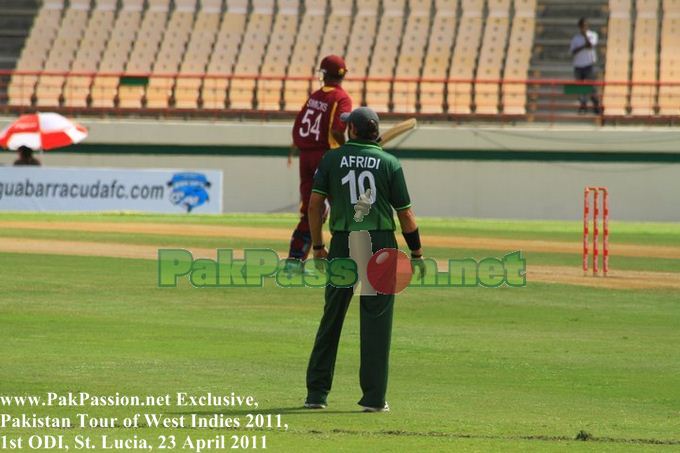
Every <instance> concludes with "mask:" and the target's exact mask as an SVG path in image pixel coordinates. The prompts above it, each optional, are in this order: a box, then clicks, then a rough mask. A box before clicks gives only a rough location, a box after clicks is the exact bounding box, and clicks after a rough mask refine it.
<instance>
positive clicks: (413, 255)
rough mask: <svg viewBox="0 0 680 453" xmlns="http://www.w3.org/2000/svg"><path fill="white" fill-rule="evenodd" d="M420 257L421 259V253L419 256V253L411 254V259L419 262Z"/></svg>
mask: <svg viewBox="0 0 680 453" xmlns="http://www.w3.org/2000/svg"><path fill="white" fill-rule="evenodd" d="M422 257H423V254H422V253H420V254H419V253H411V258H413V259H414V260H419V259H420V258H422Z"/></svg>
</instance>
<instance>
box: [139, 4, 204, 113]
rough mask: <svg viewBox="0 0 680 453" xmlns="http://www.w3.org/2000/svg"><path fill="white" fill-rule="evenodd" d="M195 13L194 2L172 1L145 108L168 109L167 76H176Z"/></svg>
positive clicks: (171, 82)
mask: <svg viewBox="0 0 680 453" xmlns="http://www.w3.org/2000/svg"><path fill="white" fill-rule="evenodd" d="M195 9H196V0H175V10H174V11H173V12H172V15H171V16H170V21H169V22H168V26H167V29H166V31H165V35H164V37H163V41H162V42H161V47H160V50H159V51H158V55H157V57H156V61H155V63H154V65H153V70H152V71H151V77H150V78H149V83H148V85H147V87H146V93H145V98H146V105H147V107H153V108H166V107H168V105H169V102H170V97H171V96H172V91H173V88H174V84H175V79H174V78H173V77H169V76H171V75H173V74H177V73H178V72H179V68H180V65H181V63H182V60H183V57H184V51H185V49H186V46H187V43H188V42H189V38H190V34H191V31H192V29H193V24H194V11H195Z"/></svg>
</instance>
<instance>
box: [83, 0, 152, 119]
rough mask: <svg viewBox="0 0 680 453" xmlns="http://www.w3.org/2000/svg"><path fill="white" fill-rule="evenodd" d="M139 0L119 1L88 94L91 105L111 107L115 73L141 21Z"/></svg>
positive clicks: (116, 80) (126, 58)
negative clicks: (117, 9) (109, 34)
mask: <svg viewBox="0 0 680 453" xmlns="http://www.w3.org/2000/svg"><path fill="white" fill-rule="evenodd" d="M143 3H144V1H143V0H123V6H122V9H121V10H120V11H119V12H118V16H117V17H116V22H115V23H114V25H113V30H112V31H111V38H110V39H109V42H108V44H107V46H106V50H105V51H104V55H103V56H102V59H101V63H100V64H99V69H98V70H97V74H96V75H95V77H94V80H93V82H92V89H91V92H90V97H91V99H92V106H93V107H106V108H111V107H114V105H115V104H114V102H115V97H116V93H117V91H118V82H119V79H120V77H119V76H118V75H117V74H120V73H122V72H123V71H124V70H125V65H126V63H127V61H128V58H129V54H130V51H131V50H132V45H133V43H134V42H135V39H136V37H137V31H138V30H139V26H140V24H141V21H142V8H143Z"/></svg>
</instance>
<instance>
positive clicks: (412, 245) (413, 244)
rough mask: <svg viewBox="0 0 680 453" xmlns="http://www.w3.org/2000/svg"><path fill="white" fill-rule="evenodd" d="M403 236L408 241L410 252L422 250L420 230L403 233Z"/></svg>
mask: <svg viewBox="0 0 680 453" xmlns="http://www.w3.org/2000/svg"><path fill="white" fill-rule="evenodd" d="M402 234H403V235H404V239H406V245H408V249H409V250H418V249H420V247H421V246H420V233H419V232H418V228H416V229H415V230H414V231H411V232H410V233H403V232H402Z"/></svg>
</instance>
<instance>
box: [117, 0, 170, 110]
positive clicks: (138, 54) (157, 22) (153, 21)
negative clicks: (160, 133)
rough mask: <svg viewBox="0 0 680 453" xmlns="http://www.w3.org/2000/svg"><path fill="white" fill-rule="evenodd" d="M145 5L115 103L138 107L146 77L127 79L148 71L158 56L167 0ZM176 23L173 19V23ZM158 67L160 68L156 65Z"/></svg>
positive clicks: (143, 91)
mask: <svg viewBox="0 0 680 453" xmlns="http://www.w3.org/2000/svg"><path fill="white" fill-rule="evenodd" d="M147 1H148V2H149V8H148V9H147V10H146V13H145V14H144V19H143V20H142V25H141V28H140V29H139V33H138V35H137V39H136V40H135V44H134V46H133V48H132V54H131V55H130V60H129V61H128V63H127V66H126V67H125V77H126V78H124V79H122V80H121V83H120V86H119V87H118V105H119V107H124V108H125V107H128V108H140V107H142V98H143V97H144V93H145V91H146V80H140V81H133V82H132V83H129V84H128V83H127V80H130V79H132V77H134V76H136V75H142V74H149V73H150V72H151V71H152V69H153V70H154V71H155V70H156V68H155V66H154V64H155V62H156V58H157V56H158V53H159V52H158V51H159V47H160V46H161V43H162V42H163V37H164V34H165V30H166V22H167V20H168V15H169V13H170V1H169V0H147ZM175 25H176V23H175ZM174 39H175V38H173V37H172V36H171V34H170V33H168V41H170V42H172V41H174ZM159 70H160V68H159Z"/></svg>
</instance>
